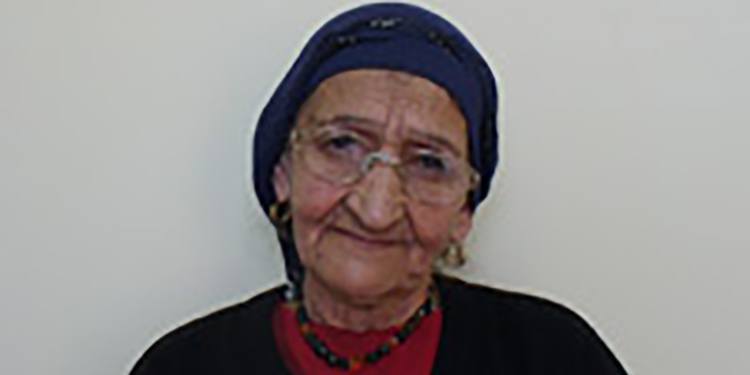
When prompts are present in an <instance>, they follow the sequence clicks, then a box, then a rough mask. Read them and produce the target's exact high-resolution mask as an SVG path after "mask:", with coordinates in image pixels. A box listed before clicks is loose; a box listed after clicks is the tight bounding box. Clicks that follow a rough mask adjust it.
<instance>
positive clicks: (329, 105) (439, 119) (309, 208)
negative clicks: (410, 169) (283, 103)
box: [273, 69, 471, 329]
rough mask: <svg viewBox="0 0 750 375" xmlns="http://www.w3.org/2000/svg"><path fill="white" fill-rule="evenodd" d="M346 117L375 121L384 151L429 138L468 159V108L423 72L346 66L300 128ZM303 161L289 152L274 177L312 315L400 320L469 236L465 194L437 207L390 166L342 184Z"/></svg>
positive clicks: (369, 321) (312, 101) (351, 322)
mask: <svg viewBox="0 0 750 375" xmlns="http://www.w3.org/2000/svg"><path fill="white" fill-rule="evenodd" d="M340 115H348V116H356V117H361V118H366V119H369V120H372V121H373V123H376V124H378V126H379V127H380V128H379V129H378V132H379V133H380V134H381V135H382V138H383V146H382V148H381V151H384V152H387V153H388V154H390V155H399V151H400V150H401V148H402V147H404V145H405V144H406V143H407V142H412V141H414V140H415V139H416V140H418V141H419V142H424V140H425V139H427V138H425V136H428V137H432V138H429V139H435V138H440V139H442V140H443V141H444V142H445V143H447V144H448V145H449V146H450V147H453V148H454V149H455V152H457V153H458V154H459V155H460V157H461V158H463V159H467V158H468V156H467V155H468V149H467V147H468V146H467V145H468V142H467V135H466V127H467V124H466V121H465V119H464V117H463V116H462V114H461V111H460V110H459V108H458V106H457V105H456V104H455V102H453V100H452V99H451V98H450V96H449V95H448V93H447V92H446V91H445V90H444V89H442V88H441V87H439V86H437V85H435V84H434V83H432V82H431V81H428V80H426V79H423V78H420V77H417V76H413V75H410V74H407V73H400V72H393V71H387V70H372V69H363V70H354V71H347V72H343V73H339V74H337V75H335V76H333V77H331V78H328V79H327V80H325V81H324V82H323V83H321V84H320V85H319V86H318V88H317V89H316V91H315V92H314V93H313V94H312V95H311V97H310V98H309V99H308V100H307V101H306V102H305V104H304V105H303V107H302V108H301V109H300V112H299V114H298V116H297V120H296V124H295V127H296V128H297V129H306V128H310V127H315V126H319V122H318V121H317V120H318V119H325V118H331V117H334V116H340ZM429 145H430V146H435V147H446V145H445V144H442V145H437V144H429ZM301 164H302V163H300V162H299V160H296V159H295V154H294V153H293V152H289V153H287V154H285V155H284V157H283V158H282V160H281V162H280V163H279V164H278V165H277V167H276V169H275V173H274V178H273V182H274V187H275V190H276V195H277V197H278V199H279V200H280V201H283V200H289V202H290V204H291V216H292V223H293V235H294V239H295V242H296V245H297V249H298V252H299V255H300V259H301V261H302V263H303V265H304V267H305V269H306V280H305V285H304V291H305V296H306V303H308V302H310V301H308V299H311V304H312V305H313V306H308V307H310V308H312V310H313V311H312V312H313V317H316V316H317V318H318V320H323V321H326V322H328V323H330V324H333V325H339V326H344V327H347V328H352V329H369V328H375V327H379V326H388V325H391V324H396V323H399V322H400V321H402V319H404V318H405V317H408V315H409V314H410V313H411V312H412V311H413V309H414V308H416V307H417V306H418V305H419V304H420V303H421V301H422V300H423V298H424V297H425V293H426V290H427V287H428V285H429V283H430V277H431V273H432V264H433V262H434V260H435V258H436V257H437V256H439V254H440V253H441V252H442V251H443V250H444V249H445V248H446V246H447V245H448V244H449V243H450V242H451V241H457V242H461V241H463V240H464V239H465V237H466V235H467V234H468V232H469V229H470V228H471V212H470V210H469V208H468V205H467V202H466V200H458V201H456V202H455V203H452V204H448V205H439V206H436V205H428V204H424V203H422V202H419V201H417V200H415V199H413V198H412V197H410V196H408V195H406V194H405V193H404V190H403V188H402V183H401V179H400V178H399V176H398V175H397V173H396V172H395V171H394V170H393V169H392V168H391V167H389V166H386V165H380V164H379V165H376V166H375V167H374V168H373V169H372V170H371V171H370V172H369V173H368V174H367V175H365V176H364V177H363V178H362V179H361V180H359V181H358V182H357V183H356V184H354V185H351V186H343V187H342V186H335V185H332V184H331V183H329V182H326V181H323V180H321V179H320V178H319V176H315V175H313V174H311V173H310V171H309V170H307V169H306V168H304V165H301ZM308 296H309V297H308ZM350 310H351V311H350ZM356 311H358V312H356Z"/></svg>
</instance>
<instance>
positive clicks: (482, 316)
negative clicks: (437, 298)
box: [437, 276, 625, 374]
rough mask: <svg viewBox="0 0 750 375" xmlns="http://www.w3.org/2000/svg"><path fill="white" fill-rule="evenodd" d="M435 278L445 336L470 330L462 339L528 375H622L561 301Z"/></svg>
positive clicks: (593, 334)
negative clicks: (493, 351)
mask: <svg viewBox="0 0 750 375" xmlns="http://www.w3.org/2000/svg"><path fill="white" fill-rule="evenodd" d="M437 280H438V281H437V283H438V288H439V290H440V292H441V296H443V299H444V310H445V315H446V329H450V330H451V331H452V332H453V333H450V334H449V333H448V332H446V335H451V336H455V337H458V336H459V335H461V333H458V331H459V329H458V327H460V331H463V332H474V333H473V334H472V335H470V337H469V336H467V337H464V338H463V339H464V340H469V341H470V342H471V341H472V340H473V341H474V342H478V343H481V345H482V346H483V347H490V348H497V349H498V350H500V351H502V352H504V353H508V354H509V355H508V359H507V361H508V362H514V366H517V367H523V368H525V369H526V370H527V371H530V372H529V373H537V372H533V371H531V369H532V368H536V369H538V370H539V371H538V373H549V374H552V373H559V372H560V371H562V372H560V373H579V374H589V373H591V374H596V373H598V374H624V373H625V371H624V369H623V368H622V366H621V365H620V363H619V362H618V361H617V359H616V358H615V356H614V355H613V354H612V352H611V351H610V350H609V348H608V347H607V346H606V344H605V343H604V341H603V340H602V339H601V338H600V337H599V335H598V334H597V333H596V331H595V330H594V329H593V328H592V326H591V325H590V324H589V323H588V322H586V320H584V319H583V318H582V317H581V316H580V315H579V314H577V313H575V312H574V311H573V310H571V309H570V308H568V307H566V306H564V305H562V304H560V303H557V302H554V301H550V300H548V299H544V298H541V297H537V296H532V295H528V294H524V293H518V292H512V291H507V290H501V289H496V288H491V287H487V286H482V285H477V284H472V283H468V282H465V281H462V280H459V279H456V278H451V277H444V276H440V277H438V278H437ZM450 325H453V327H450ZM446 331H447V330H446ZM486 354H488V355H491V353H486ZM564 368H567V370H561V369H564Z"/></svg>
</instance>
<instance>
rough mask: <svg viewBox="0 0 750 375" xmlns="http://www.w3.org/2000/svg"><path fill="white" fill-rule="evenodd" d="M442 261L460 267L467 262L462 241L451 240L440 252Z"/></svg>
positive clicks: (447, 264) (449, 265)
mask: <svg viewBox="0 0 750 375" xmlns="http://www.w3.org/2000/svg"><path fill="white" fill-rule="evenodd" d="M440 260H441V261H442V263H443V264H444V265H446V266H448V267H451V268H458V267H461V266H463V265H464V264H465V263H466V254H465V252H464V247H463V245H462V244H461V243H460V242H451V243H450V244H448V247H446V248H445V250H444V251H443V253H442V254H440Z"/></svg>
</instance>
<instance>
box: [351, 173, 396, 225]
mask: <svg viewBox="0 0 750 375" xmlns="http://www.w3.org/2000/svg"><path fill="white" fill-rule="evenodd" d="M405 199H406V198H405V196H404V193H403V188H402V185H401V179H400V178H399V176H398V174H397V173H396V171H395V170H394V169H393V168H391V167H389V166H387V165H383V164H380V163H376V164H375V165H373V166H372V169H370V171H369V172H367V173H366V174H365V175H364V176H363V177H362V179H361V180H360V181H359V182H358V183H357V184H356V185H355V186H354V187H353V190H352V192H351V193H350V194H349V195H348V196H347V198H346V204H347V205H348V206H349V208H350V209H351V211H352V212H353V213H354V216H356V218H357V219H358V220H359V222H360V224H361V225H362V226H363V227H364V228H365V229H369V230H372V231H385V230H388V229H389V228H391V227H393V226H395V225H396V224H398V223H399V222H400V221H401V219H402V218H403V216H404V214H405V207H404V204H405V203H406V200H405Z"/></svg>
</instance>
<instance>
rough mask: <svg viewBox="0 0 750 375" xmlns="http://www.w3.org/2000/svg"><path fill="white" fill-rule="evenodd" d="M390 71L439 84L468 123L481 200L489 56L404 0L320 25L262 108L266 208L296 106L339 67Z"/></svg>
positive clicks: (490, 129)
mask: <svg viewBox="0 0 750 375" xmlns="http://www.w3.org/2000/svg"><path fill="white" fill-rule="evenodd" d="M367 68H370V69H388V70H395V71H402V72H406V73H410V74H414V75H417V76H420V77H423V78H426V79H428V80H430V81H432V82H434V83H436V84H437V85H439V86H441V87H443V88H444V89H445V90H446V91H447V92H448V93H449V94H450V95H451V97H452V98H453V100H454V101H455V102H456V104H458V107H459V108H460V110H461V112H462V114H463V115H464V118H465V119H466V122H467V124H468V139H469V150H470V163H471V165H472V166H473V167H474V169H476V170H477V171H478V172H479V174H480V176H481V180H480V184H479V186H478V187H477V188H476V189H475V190H474V192H473V193H472V196H471V201H470V205H471V208H472V209H475V208H476V207H477V206H478V205H479V203H481V202H482V200H484V198H485V197H486V196H487V193H488V192H489V189H490V182H491V181H492V176H493V174H494V172H495V167H496V166H497V163H498V136H497V106H498V97H497V87H496V85H495V78H494V76H493V74H492V71H491V70H490V68H489V66H488V65H487V63H486V61H485V60H484V58H482V56H481V55H480V54H479V52H478V51H477V50H476V49H475V48H474V46H473V45H472V44H471V43H470V42H469V40H468V39H467V38H466V37H465V36H464V35H463V34H462V33H461V32H460V31H459V30H458V29H457V28H456V27H455V26H453V25H452V24H450V23H449V22H448V21H446V20H445V19H443V18H442V17H440V16H438V15H437V14H434V13H432V12H430V11H427V10H425V9H423V8H420V7H417V6H413V5H407V4H402V3H378V4H370V5H364V6H360V7H358V8H355V9H352V10H349V11H347V12H344V13H342V14H340V15H338V16H336V17H334V18H333V19H331V20H330V21H328V22H327V23H326V24H325V25H323V26H322V27H321V28H320V29H319V30H318V31H317V32H316V33H315V34H314V35H313V36H312V37H311V38H310V40H309V41H308V42H307V44H306V45H305V47H304V48H303V50H302V52H301V53H300V55H299V56H298V57H297V60H296V61H295V62H294V64H293V65H292V67H291V69H290V70H289V72H287V74H286V76H285V77H284V79H283V80H282V81H281V83H280V84H279V86H278V87H277V88H276V91H275V92H274V94H273V96H272V97H271V99H270V101H269V102H268V104H267V105H266V107H265V108H264V109H263V112H262V113H261V115H260V118H259V120H258V124H257V126H256V129H255V136H254V142H253V182H254V185H255V193H256V195H257V197H258V200H259V201H260V204H261V206H262V207H263V210H264V211H265V212H266V213H268V212H269V207H270V206H271V205H272V204H273V203H274V202H276V195H275V192H274V189H273V184H272V176H273V171H274V167H275V166H276V163H277V162H278V160H279V158H280V157H281V154H282V153H283V152H284V149H285V147H286V144H287V141H288V138H289V134H290V132H291V129H292V127H294V124H295V119H296V116H297V111H298V110H299V108H300V106H301V105H302V103H303V102H304V101H305V100H306V99H307V98H308V97H309V96H310V95H311V94H312V92H313V91H314V90H315V88H316V87H317V86H318V85H319V84H320V83H321V82H323V81H324V80H325V79H326V78H329V77H331V76H333V75H335V74H337V73H341V72H343V71H347V70H354V69H367ZM281 244H282V248H283V250H284V259H285V262H286V269H287V275H288V276H289V278H290V280H293V281H294V280H297V279H298V278H299V277H300V275H301V271H302V268H301V266H300V264H299V260H298V258H297V253H296V249H295V248H294V244H293V243H292V241H291V240H290V239H286V240H282V241H281Z"/></svg>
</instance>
